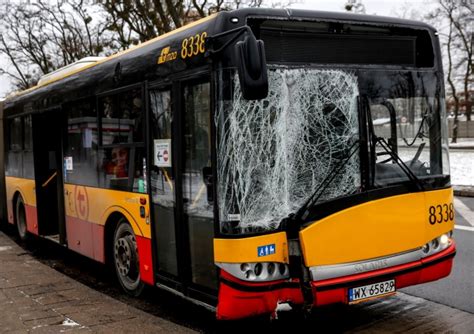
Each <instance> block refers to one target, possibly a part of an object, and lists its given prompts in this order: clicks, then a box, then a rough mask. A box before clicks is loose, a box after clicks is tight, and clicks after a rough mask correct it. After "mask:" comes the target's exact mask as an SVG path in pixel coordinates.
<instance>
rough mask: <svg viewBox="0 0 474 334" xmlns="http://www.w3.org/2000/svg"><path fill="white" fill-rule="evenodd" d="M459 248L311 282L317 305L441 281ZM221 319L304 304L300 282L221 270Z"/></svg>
mask: <svg viewBox="0 0 474 334" xmlns="http://www.w3.org/2000/svg"><path fill="white" fill-rule="evenodd" d="M455 254H456V245H455V243H454V241H451V244H450V246H449V247H447V248H446V249H445V250H443V251H441V252H439V253H437V254H434V255H431V256H428V257H425V258H423V259H420V260H416V261H412V262H408V263H404V264H399V265H395V266H391V267H388V268H383V269H377V270H372V271H369V272H364V273H360V274H353V275H347V276H343V277H336V278H329V279H323V280H315V281H311V282H310V283H309V284H310V287H311V291H312V297H313V303H312V304H313V306H322V305H328V304H334V303H349V297H348V295H349V289H350V288H353V287H360V286H364V285H368V284H372V283H377V282H383V281H387V280H395V287H396V290H399V289H401V288H404V287H407V286H410V285H416V284H421V283H426V282H431V281H435V280H438V279H440V278H443V277H446V276H448V275H449V274H450V272H451V268H452V265H453V258H454V255H455ZM220 276H221V277H220V280H221V282H220V288H219V299H218V307H217V318H218V319H221V320H233V319H240V318H244V317H251V316H256V315H260V314H271V313H274V312H275V311H276V310H277V308H278V304H280V303H290V304H294V305H298V304H303V303H304V298H303V294H302V290H301V284H300V282H299V280H298V279H291V280H285V281H277V282H268V283H249V282H244V281H241V280H238V279H237V278H235V277H234V276H232V275H230V274H228V273H227V272H225V271H223V270H221V275H220Z"/></svg>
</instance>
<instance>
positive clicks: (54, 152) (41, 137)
mask: <svg viewBox="0 0 474 334" xmlns="http://www.w3.org/2000/svg"><path fill="white" fill-rule="evenodd" d="M60 111H61V110H60V109H54V110H49V111H45V112H42V113H39V114H36V115H34V116H33V155H34V166H35V183H36V185H35V187H36V198H37V203H36V204H37V210H38V233H39V235H42V236H46V237H48V238H50V239H52V240H54V241H56V242H59V243H61V244H65V238H66V234H65V225H64V224H65V223H64V195H63V184H62V165H63V164H62V147H61V145H62V144H61V143H62V129H63V128H64V125H63V120H64V118H63V115H62V113H61V112H60Z"/></svg>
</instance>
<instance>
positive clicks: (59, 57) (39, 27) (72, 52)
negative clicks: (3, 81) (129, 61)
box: [0, 0, 115, 89]
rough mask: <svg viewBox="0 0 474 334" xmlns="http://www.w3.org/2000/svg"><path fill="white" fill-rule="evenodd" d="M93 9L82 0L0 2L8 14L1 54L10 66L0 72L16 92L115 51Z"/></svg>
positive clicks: (3, 32)
mask: <svg viewBox="0 0 474 334" xmlns="http://www.w3.org/2000/svg"><path fill="white" fill-rule="evenodd" d="M86 4H87V6H86ZM97 9H100V7H99V6H94V5H93V4H92V2H85V1H84V0H67V1H61V0H58V1H57V2H56V3H51V2H50V1H47V0H39V1H35V2H32V3H29V4H28V3H27V4H25V3H14V2H8V1H7V2H4V3H2V4H1V7H0V10H1V11H2V12H3V13H7V14H6V15H5V16H4V20H3V21H2V24H1V25H0V32H1V38H0V54H2V55H3V56H4V57H6V58H7V60H8V61H9V62H10V65H11V66H8V67H6V68H4V69H1V70H0V74H4V75H7V76H9V77H10V78H12V79H13V82H14V85H15V86H16V88H19V89H25V88H28V87H31V86H32V85H35V84H36V82H37V81H38V79H39V78H40V76H41V75H43V74H46V73H49V72H51V71H53V70H55V69H57V68H59V67H62V66H65V65H67V64H70V63H72V62H74V61H76V60H79V59H81V58H83V57H85V56H91V55H103V54H106V53H110V52H111V51H112V50H113V49H115V47H114V45H113V44H112V41H111V40H110V38H108V37H107V33H106V32H107V30H106V28H107V26H106V25H105V24H104V23H103V22H102V21H103V20H100V16H101V13H99V12H97ZM90 11H92V12H93V13H90ZM94 11H95V12H94ZM93 16H95V17H96V18H95V19H94V18H93ZM109 35H110V34H109Z"/></svg>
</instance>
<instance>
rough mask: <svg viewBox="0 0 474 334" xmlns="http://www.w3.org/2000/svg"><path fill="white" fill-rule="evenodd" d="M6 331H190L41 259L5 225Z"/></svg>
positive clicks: (1, 320) (2, 288) (0, 303)
mask: <svg viewBox="0 0 474 334" xmlns="http://www.w3.org/2000/svg"><path fill="white" fill-rule="evenodd" d="M0 332H1V333H27V332H28V333H60V332H66V333H91V332H92V333H114V334H118V333H135V332H140V333H157V332H165V333H169V332H173V333H191V332H193V331H192V330H190V329H188V328H186V327H182V326H179V325H177V324H174V323H172V322H170V321H167V320H164V319H160V318H157V317H154V316H152V315H149V314H147V313H145V312H142V311H140V310H138V309H135V308H133V307H130V306H128V305H126V304H124V303H122V302H119V301H117V300H115V299H113V298H111V297H108V296H106V295H103V294H102V293H100V292H97V291H95V290H93V289H90V288H89V287H86V286H85V285H83V284H81V283H79V282H77V281H75V280H73V279H71V278H69V277H67V276H65V275H63V274H61V273H59V272H57V271H55V270H54V269H52V268H50V267H48V266H46V265H44V264H42V263H40V262H39V261H37V260H36V259H34V258H33V257H32V256H31V255H29V254H28V253H26V252H24V250H23V249H22V248H21V247H19V246H18V245H17V244H16V243H14V242H13V241H12V240H11V239H10V238H9V237H8V236H6V235H5V234H4V233H3V232H1V231H0Z"/></svg>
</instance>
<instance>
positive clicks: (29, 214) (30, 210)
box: [25, 204, 38, 235]
mask: <svg viewBox="0 0 474 334" xmlns="http://www.w3.org/2000/svg"><path fill="white" fill-rule="evenodd" d="M25 214H26V230H27V231H28V232H30V233H32V234H35V235H38V213H37V210H36V206H32V205H26V204H25Z"/></svg>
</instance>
